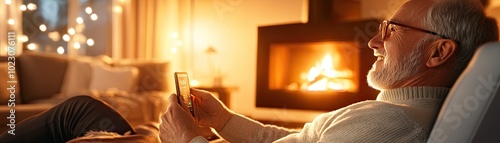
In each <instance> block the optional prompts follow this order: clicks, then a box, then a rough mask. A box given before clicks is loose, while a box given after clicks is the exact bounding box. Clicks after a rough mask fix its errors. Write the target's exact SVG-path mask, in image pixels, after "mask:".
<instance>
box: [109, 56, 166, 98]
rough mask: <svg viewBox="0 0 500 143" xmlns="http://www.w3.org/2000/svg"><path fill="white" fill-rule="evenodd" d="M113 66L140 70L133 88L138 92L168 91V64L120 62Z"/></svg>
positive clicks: (157, 62) (160, 62)
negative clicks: (132, 67) (131, 67)
mask: <svg viewBox="0 0 500 143" xmlns="http://www.w3.org/2000/svg"><path fill="white" fill-rule="evenodd" d="M113 66H115V67H122V66H134V67H137V68H138V69H139V78H138V81H137V84H136V85H135V86H134V87H133V88H134V89H135V90H136V91H137V92H147V91H167V87H168V86H167V83H168V82H167V79H168V78H167V77H168V75H167V74H168V73H167V72H168V66H169V63H168V62H165V61H137V60H118V61H114V62H113ZM172 77H173V76H172Z"/></svg>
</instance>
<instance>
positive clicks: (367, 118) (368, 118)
mask: <svg viewBox="0 0 500 143" xmlns="http://www.w3.org/2000/svg"><path fill="white" fill-rule="evenodd" d="M373 104H375V105H374V106H371V105H370V106H362V105H361V106H351V107H349V108H345V109H341V110H338V111H333V112H330V113H326V114H322V115H321V116H318V117H317V118H316V119H314V121H313V122H311V123H308V124H306V125H305V126H304V128H303V129H302V131H301V132H300V133H294V134H290V135H288V136H286V137H283V138H281V139H279V140H277V141H276V142H425V134H424V131H423V129H422V127H421V126H420V125H418V124H417V123H415V122H413V121H412V120H410V119H409V118H408V116H407V115H406V114H405V113H404V112H403V111H402V110H401V109H398V108H394V107H391V106H388V105H381V104H376V103H373Z"/></svg>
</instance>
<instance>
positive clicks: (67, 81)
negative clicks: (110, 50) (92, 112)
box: [60, 56, 111, 97]
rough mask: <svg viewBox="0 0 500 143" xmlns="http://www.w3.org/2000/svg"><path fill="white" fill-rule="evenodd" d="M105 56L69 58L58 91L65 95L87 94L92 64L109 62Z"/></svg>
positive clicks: (88, 92) (108, 58) (109, 59)
mask: <svg viewBox="0 0 500 143" xmlns="http://www.w3.org/2000/svg"><path fill="white" fill-rule="evenodd" d="M110 61H111V58H110V57H107V56H97V57H87V56H80V57H76V58H72V59H70V61H69V63H68V68H67V69H66V74H65V76H64V81H63V84H62V86H61V91H60V93H61V94H62V95H63V96H66V97H72V96H77V95H89V94H90V91H89V85H90V79H91V75H92V70H91V65H92V64H96V63H99V64H111V62H110Z"/></svg>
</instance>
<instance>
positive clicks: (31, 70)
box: [0, 52, 168, 132]
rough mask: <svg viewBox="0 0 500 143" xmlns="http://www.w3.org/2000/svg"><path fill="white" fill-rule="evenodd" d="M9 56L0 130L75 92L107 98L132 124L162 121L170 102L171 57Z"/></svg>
mask: <svg viewBox="0 0 500 143" xmlns="http://www.w3.org/2000/svg"><path fill="white" fill-rule="evenodd" d="M9 61H12V59H10V60H9V59H8V57H5V56H4V57H0V79H1V82H0V87H1V89H2V90H0V102H1V104H0V117H1V120H0V124H1V126H0V132H3V131H5V130H7V129H10V128H11V126H12V127H14V128H15V124H17V123H19V122H20V121H22V120H24V119H26V118H28V117H30V116H33V115H36V114H38V113H41V112H43V111H45V110H47V109H50V108H52V107H53V106H55V105H57V104H59V103H61V102H63V101H64V100H66V99H68V98H71V97H73V96H76V95H88V96H93V97H95V98H98V99H101V100H103V101H105V102H106V103H108V104H109V105H111V106H112V107H113V108H115V109H116V110H117V111H118V112H119V113H121V114H122V115H123V116H124V117H125V118H126V119H127V120H128V121H129V122H130V123H131V124H132V126H138V125H140V124H143V123H147V122H159V116H160V115H161V113H162V112H163V111H164V110H165V109H166V106H167V105H166V98H167V95H168V94H167V93H166V91H167V89H168V88H167V87H168V86H167V80H168V78H167V71H168V62H164V61H138V60H112V59H111V58H109V57H107V56H95V57H87V56H77V57H68V56H65V55H57V54H49V53H35V52H25V53H23V54H21V55H19V56H16V57H15V65H14V64H12V63H11V64H10V65H9V64H8V62H9ZM14 67H15V73H13V71H12V69H13V68H14ZM9 70H11V71H9ZM9 72H10V73H9ZM9 105H11V106H9ZM6 118H7V119H6Z"/></svg>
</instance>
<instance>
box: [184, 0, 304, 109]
mask: <svg viewBox="0 0 500 143" xmlns="http://www.w3.org/2000/svg"><path fill="white" fill-rule="evenodd" d="M303 6H304V2H303V0H272V1H270V0H196V1H195V3H194V10H195V11H194V16H193V24H194V25H193V29H194V30H193V31H194V33H193V34H194V37H193V45H194V46H193V49H192V53H191V54H192V57H193V60H192V61H193V63H192V65H194V66H193V67H192V71H191V73H192V75H191V78H192V79H197V80H199V81H200V83H201V84H208V85H210V84H211V81H210V74H211V73H210V72H209V71H210V69H211V68H210V67H209V60H212V61H213V62H212V63H214V67H215V68H214V69H220V73H221V74H222V75H223V85H228V86H237V87H238V88H239V89H238V91H237V92H234V94H232V98H231V102H232V105H231V106H232V107H233V108H232V109H233V110H235V111H237V112H239V113H242V114H246V115H253V114H255V113H256V112H255V82H256V80H255V79H256V78H255V76H256V72H255V71H256V61H257V59H256V57H257V27H258V26H262V25H277V24H285V23H298V22H301V21H304V16H305V15H303V13H304V12H302V10H304V7H303ZM209 46H212V47H213V48H214V49H216V51H217V53H216V54H215V55H213V56H212V57H209V56H208V55H207V54H205V52H204V51H205V50H206V48H207V47H209Z"/></svg>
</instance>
